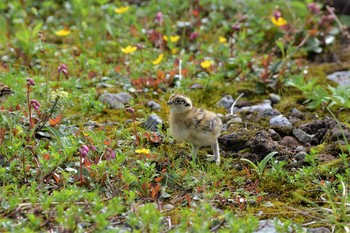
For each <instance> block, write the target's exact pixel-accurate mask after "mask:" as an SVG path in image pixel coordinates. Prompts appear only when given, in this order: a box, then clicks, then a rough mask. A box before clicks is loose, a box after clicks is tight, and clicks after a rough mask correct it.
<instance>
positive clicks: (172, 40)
mask: <svg viewBox="0 0 350 233" xmlns="http://www.w3.org/2000/svg"><path fill="white" fill-rule="evenodd" d="M163 39H164V40H165V41H168V37H167V36H163ZM179 39H180V36H170V41H171V42H173V43H175V42H177V41H178V40H179Z"/></svg>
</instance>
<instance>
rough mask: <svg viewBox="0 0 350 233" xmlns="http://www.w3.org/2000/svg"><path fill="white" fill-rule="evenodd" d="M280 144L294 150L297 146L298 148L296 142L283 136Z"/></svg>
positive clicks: (289, 137)
mask: <svg viewBox="0 0 350 233" xmlns="http://www.w3.org/2000/svg"><path fill="white" fill-rule="evenodd" d="M281 144H282V145H285V146H286V147H289V148H296V147H297V146H299V142H298V140H296V139H295V138H293V137H291V136H284V137H283V138H282V140H281Z"/></svg>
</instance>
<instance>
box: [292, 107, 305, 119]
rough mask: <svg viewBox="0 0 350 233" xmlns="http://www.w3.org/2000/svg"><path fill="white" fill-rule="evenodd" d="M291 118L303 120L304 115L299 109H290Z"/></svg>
mask: <svg viewBox="0 0 350 233" xmlns="http://www.w3.org/2000/svg"><path fill="white" fill-rule="evenodd" d="M291 115H292V116H293V117H296V118H299V119H303V118H304V114H303V113H302V112H300V111H299V109H297V108H292V114H291Z"/></svg>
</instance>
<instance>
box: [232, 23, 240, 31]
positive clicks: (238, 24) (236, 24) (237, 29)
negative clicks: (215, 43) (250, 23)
mask: <svg viewBox="0 0 350 233" xmlns="http://www.w3.org/2000/svg"><path fill="white" fill-rule="evenodd" d="M231 28H232V29H233V30H234V31H239V30H241V24H240V23H235V24H233V25H232V26H231Z"/></svg>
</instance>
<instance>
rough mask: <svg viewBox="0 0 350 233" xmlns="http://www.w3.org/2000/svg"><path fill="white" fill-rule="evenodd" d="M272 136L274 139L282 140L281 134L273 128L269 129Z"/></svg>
mask: <svg viewBox="0 0 350 233" xmlns="http://www.w3.org/2000/svg"><path fill="white" fill-rule="evenodd" d="M268 132H269V134H270V137H271V139H272V140H274V141H280V140H281V136H280V135H279V134H278V133H277V132H276V131H275V130H273V129H269V130H268Z"/></svg>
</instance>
